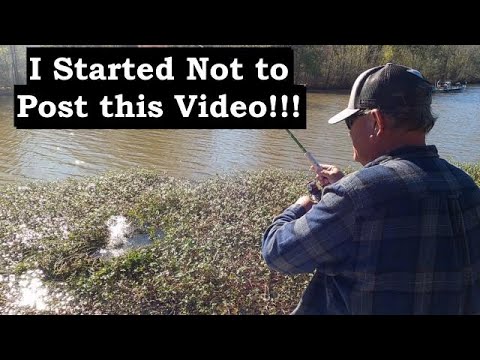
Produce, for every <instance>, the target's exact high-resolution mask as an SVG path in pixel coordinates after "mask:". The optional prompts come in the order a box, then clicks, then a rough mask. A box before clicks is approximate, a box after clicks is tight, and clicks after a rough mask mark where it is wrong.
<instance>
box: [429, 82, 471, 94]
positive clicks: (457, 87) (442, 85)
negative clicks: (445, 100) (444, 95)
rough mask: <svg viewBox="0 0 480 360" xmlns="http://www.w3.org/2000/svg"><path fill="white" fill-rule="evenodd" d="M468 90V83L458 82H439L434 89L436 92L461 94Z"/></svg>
mask: <svg viewBox="0 0 480 360" xmlns="http://www.w3.org/2000/svg"><path fill="white" fill-rule="evenodd" d="M466 88H467V82H465V83H464V84H462V83H460V82H456V83H455V84H452V82H451V81H449V80H447V81H440V80H439V81H437V83H436V84H435V86H434V87H433V91H434V92H460V91H463V90H465V89H466Z"/></svg>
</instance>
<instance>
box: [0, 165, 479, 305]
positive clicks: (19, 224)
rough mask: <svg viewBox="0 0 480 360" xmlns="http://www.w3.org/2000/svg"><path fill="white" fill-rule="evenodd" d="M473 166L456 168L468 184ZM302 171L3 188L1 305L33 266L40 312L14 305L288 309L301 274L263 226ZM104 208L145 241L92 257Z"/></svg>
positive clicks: (151, 174) (143, 173) (118, 176)
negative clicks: (44, 293) (279, 266)
mask: <svg viewBox="0 0 480 360" xmlns="http://www.w3.org/2000/svg"><path fill="white" fill-rule="evenodd" d="M479 168H480V167H479V166H467V167H466V168H465V169H466V170H467V171H468V172H469V173H471V174H472V176H474V177H475V179H476V181H477V183H479V182H480V177H479V174H480V171H479ZM311 179H312V174H311V173H310V172H293V171H284V170H279V169H268V170H264V171H256V172H242V173H233V174H231V175H228V176H227V175H222V176H215V177H212V178H209V179H207V180H204V181H201V182H198V181H197V182H196V181H189V180H186V179H175V178H172V177H168V176H166V175H165V174H163V173H158V172H155V171H151V170H149V171H147V170H141V169H135V170H130V171H124V172H115V173H109V174H106V175H103V176H98V177H90V178H84V179H80V180H79V179H70V180H67V181H63V182H50V183H39V182H37V183H29V184H26V185H22V186H18V185H7V186H3V187H0V276H1V278H0V279H1V280H0V313H8V312H10V311H12V307H13V306H14V305H12V303H11V301H9V300H8V299H9V289H10V286H9V285H8V282H9V279H11V278H12V277H19V276H21V275H22V274H25V273H27V272H28V271H32V270H39V271H41V274H42V280H43V281H44V282H45V283H46V284H47V286H49V288H50V289H52V290H51V291H53V289H54V291H56V292H57V293H58V294H63V295H56V298H55V301H53V302H52V304H53V305H51V306H50V307H48V308H46V309H43V310H41V311H40V310H32V309H24V310H22V309H16V310H15V311H16V312H20V313H22V312H23V313H32V312H34V313H35V312H36V313H66V314H79V313H81V314H99V313H101V314H286V313H289V312H290V311H291V310H292V309H293V308H294V307H295V306H296V304H297V301H298V299H299V297H300V294H301V292H302V291H303V289H304V288H305V285H306V283H307V282H308V279H309V275H300V276H294V277H290V276H283V275H281V274H278V273H274V272H271V271H270V270H269V269H268V268H267V266H266V265H265V264H264V261H263V259H262V257H261V251H260V249H261V237H262V234H263V231H264V230H265V228H266V227H267V226H268V225H269V224H270V222H271V220H272V219H273V217H274V216H276V215H278V213H280V212H281V211H282V210H283V209H284V208H285V207H287V206H288V205H290V204H291V203H292V202H294V201H295V200H296V199H297V198H298V197H299V196H300V195H303V194H305V193H306V186H305V185H306V184H307V183H308V181H309V180H311ZM112 216H124V217H125V218H126V219H127V220H128V221H129V222H130V223H131V224H133V226H135V227H138V228H142V229H143V230H144V231H145V232H147V233H148V234H149V235H150V238H151V243H150V244H149V245H146V246H143V247H141V248H136V249H132V250H130V251H127V252H125V253H124V254H123V255H120V256H117V257H112V258H101V257H98V256H95V254H97V253H98V251H99V250H100V249H104V248H105V247H106V246H107V244H108V242H109V236H111V234H109V231H110V230H109V228H108V226H107V222H108V220H109V219H110V218H111V217H112ZM63 298H68V301H66V300H64V299H63ZM57 304H61V305H57Z"/></svg>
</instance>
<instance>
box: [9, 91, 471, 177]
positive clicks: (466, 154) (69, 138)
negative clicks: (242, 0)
mask: <svg viewBox="0 0 480 360" xmlns="http://www.w3.org/2000/svg"><path fill="white" fill-rule="evenodd" d="M347 102H348V94H347V93H344V94H338V93H337V94H333V93H322V94H309V95H308V99H307V107H308V114H307V127H308V130H294V131H293V132H294V134H295V135H296V136H297V137H298V138H299V139H300V141H301V142H302V143H303V144H304V146H305V147H306V148H307V149H308V150H309V151H311V152H312V153H313V154H314V155H315V157H316V158H317V159H318V160H319V161H321V162H324V163H333V164H336V165H339V166H342V167H343V166H346V165H352V166H354V167H357V168H358V167H359V165H358V164H356V163H354V162H353V161H352V160H351V157H352V150H351V143H350V139H349V137H348V132H347V130H346V127H345V126H343V124H338V125H328V124H327V120H328V118H329V117H331V116H332V115H334V114H336V113H337V112H338V111H340V110H342V109H343V108H344V107H345V106H346V104H347ZM433 109H434V112H435V113H436V114H437V115H439V119H438V121H437V124H436V125H435V127H434V128H433V130H432V131H431V133H430V134H429V136H428V137H427V142H428V143H429V144H436V145H437V146H438V148H439V151H440V154H441V155H442V156H443V157H446V158H448V159H453V160H457V161H462V162H478V161H480V87H478V86H477V87H474V86H471V87H469V88H468V89H467V90H466V91H465V92H463V93H457V94H455V93H450V94H435V95H434V100H433ZM12 113H13V98H11V97H0V139H1V140H0V143H1V147H0V183H2V182H10V181H16V180H27V179H45V180H53V179H64V178H66V177H70V176H85V175H96V174H101V173H103V172H105V171H106V170H112V169H124V168H128V167H132V166H141V167H155V168H157V169H160V170H165V171H167V173H168V174H169V175H172V176H179V177H187V178H199V177H200V178H201V177H205V176H209V175H215V174H217V173H224V172H229V171H231V170H233V169H235V170H252V169H263V168H265V167H270V166H272V167H280V168H285V169H299V170H301V169H308V167H309V164H308V162H307V160H306V159H305V158H304V157H303V155H302V153H301V151H300V150H299V149H298V147H297V146H296V144H295V143H294V142H293V141H292V140H291V138H290V137H289V136H288V134H287V133H286V132H285V131H283V130H16V129H15V128H14V127H13V118H12Z"/></svg>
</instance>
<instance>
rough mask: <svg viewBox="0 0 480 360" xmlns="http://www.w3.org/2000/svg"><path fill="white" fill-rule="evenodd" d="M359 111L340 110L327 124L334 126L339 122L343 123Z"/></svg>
mask: <svg viewBox="0 0 480 360" xmlns="http://www.w3.org/2000/svg"><path fill="white" fill-rule="evenodd" d="M359 111H360V109H349V108H346V109H345V110H342V111H340V112H339V113H338V114H337V115H335V116H334V117H331V118H330V120H328V123H329V124H336V123H338V122H340V121H343V120H345V119H346V118H348V117H350V116H352V115H353V114H356V113H357V112H359Z"/></svg>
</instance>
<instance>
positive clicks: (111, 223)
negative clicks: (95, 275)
mask: <svg viewBox="0 0 480 360" xmlns="http://www.w3.org/2000/svg"><path fill="white" fill-rule="evenodd" d="M107 227H108V231H109V236H108V243H107V246H106V247H105V248H104V249H100V250H98V251H97V252H96V253H95V254H94V256H97V257H101V258H112V257H118V256H122V255H123V254H125V253H126V252H127V251H128V250H131V249H135V248H139V247H143V246H147V245H150V244H151V243H152V239H151V238H150V236H149V234H147V233H146V232H145V231H143V230H141V229H137V228H136V227H135V226H133V224H132V223H131V222H129V221H128V219H127V218H126V217H125V216H121V215H120V216H112V217H110V219H108V221H107ZM155 236H158V237H162V236H163V233H162V232H161V231H160V230H157V231H156V234H155Z"/></svg>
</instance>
